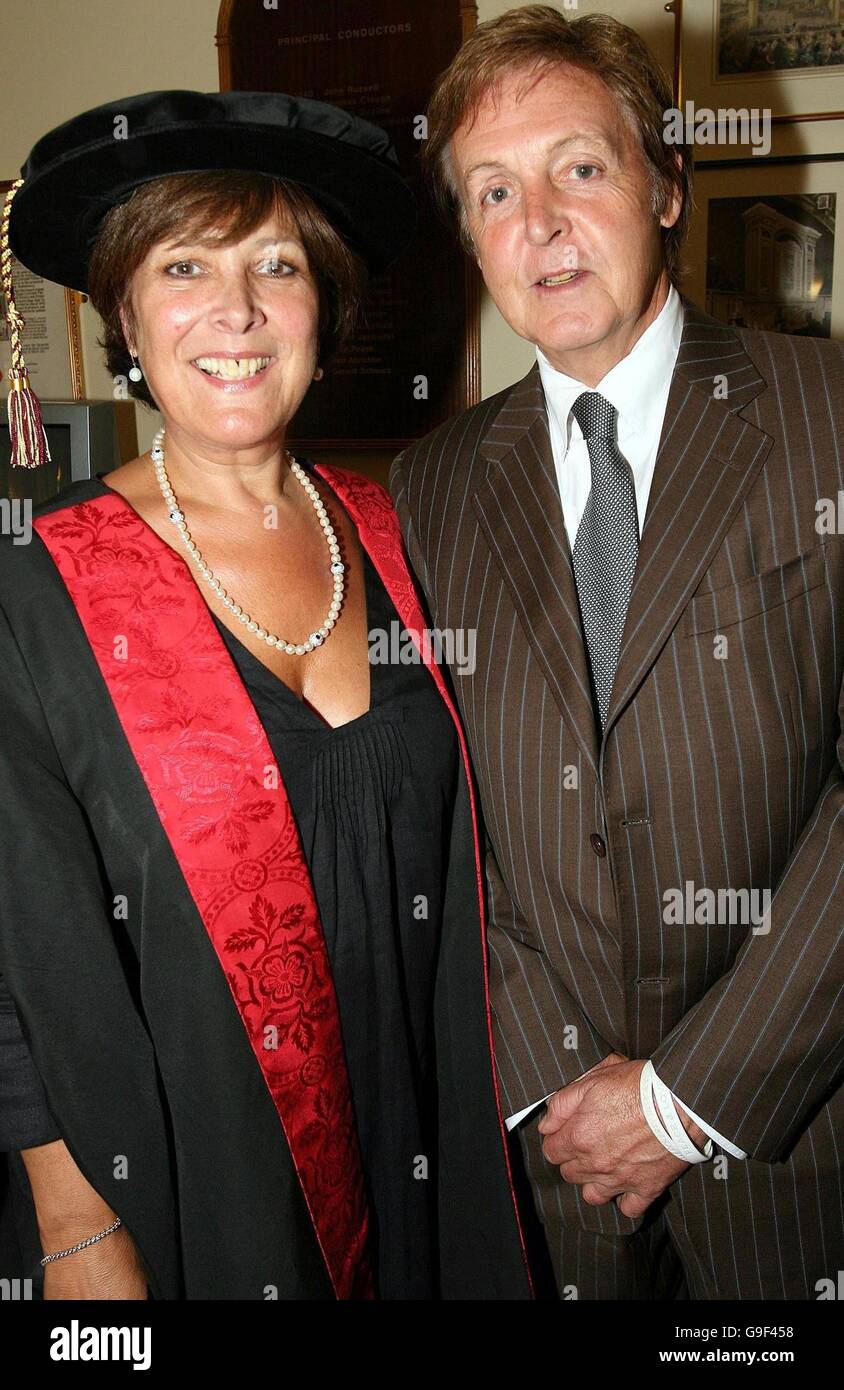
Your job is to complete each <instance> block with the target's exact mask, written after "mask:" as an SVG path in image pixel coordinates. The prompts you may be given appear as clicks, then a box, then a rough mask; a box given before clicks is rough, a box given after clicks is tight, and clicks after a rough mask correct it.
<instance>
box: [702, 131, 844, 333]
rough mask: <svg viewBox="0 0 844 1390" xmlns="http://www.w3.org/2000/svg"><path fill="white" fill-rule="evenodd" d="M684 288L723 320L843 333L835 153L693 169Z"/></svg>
mask: <svg viewBox="0 0 844 1390" xmlns="http://www.w3.org/2000/svg"><path fill="white" fill-rule="evenodd" d="M695 208H696V211H695V216H694V218H693V219H692V225H691V228H690V232H689V240H688V242H687V243H686V247H685V259H686V263H687V264H688V265H689V267H690V274H689V276H688V278H687V280H685V281H684V283H683V289H684V291H685V292H686V293H687V294H688V295H689V297H690V298H691V299H693V300H694V301H695V302H696V303H698V304H700V305H701V306H702V307H703V308H705V309H706V312H707V313H709V314H712V316H713V317H714V318H717V319H720V320H721V321H722V322H724V323H734V324H737V325H739V326H741V327H746V328H764V329H770V330H773V331H775V332H781V333H795V334H800V335H804V336H813V337H820V338H842V337H844V250H843V249H842V247H844V234H843V233H842V223H841V216H842V212H844V155H838V156H828V157H819V158H817V159H804V158H791V157H790V158H784V159H774V160H765V161H762V162H761V163H760V161H757V160H754V159H745V160H735V161H732V162H730V161H726V160H724V161H722V160H718V161H713V162H710V163H708V164H705V165H702V166H701V165H699V166H698V168H697V170H696V173H695Z"/></svg>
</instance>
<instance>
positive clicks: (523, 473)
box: [473, 367, 598, 774]
mask: <svg viewBox="0 0 844 1390" xmlns="http://www.w3.org/2000/svg"><path fill="white" fill-rule="evenodd" d="M480 451H481V453H482V454H483V456H484V457H485V458H486V459H487V460H488V462H489V465H490V467H489V469H488V473H487V477H486V478H485V479H484V480H482V481H481V482H480V483H479V485H478V487H477V489H476V490H475V493H474V497H473V506H474V508H475V511H476V513H477V516H478V520H479V522H480V524H481V526H482V528H483V530H484V533H485V535H486V537H487V540H488V541H489V544H490V547H491V550H492V554H493V556H494V558H495V560H496V563H497V565H498V567H499V569H500V571H501V574H502V577H503V579H504V582H505V584H506V585H507V588H508V590H509V593H510V597H511V598H512V600H513V603H514V605H515V608H516V612H517V613H518V615H519V618H520V621H521V623H522V626H523V628H524V631H525V635H526V637H527V640H528V642H529V643H530V645H531V649H532V651H533V654H534V656H535V657H536V660H537V661H538V663H539V665H540V666H541V668H542V671H543V673H544V675H545V679H546V680H547V681H548V684H549V686H550V689H551V693H552V695H553V697H554V699H555V701H556V703H557V705H558V707H559V709H560V712H561V714H562V715H563V717H564V719H565V720H566V722H567V724H568V726H569V728H570V729H571V731H572V733H573V734H574V736H575V738H576V739H577V742H578V744H579V746H580V749H581V752H582V753H583V756H584V757H585V758H586V760H587V762H588V763H589V764H590V765H591V767H592V769H593V771H594V772H595V773H596V774H597V767H598V735H597V729H596V724H595V714H594V710H593V705H592V691H591V683H590V676H589V668H588V665H587V659H586V650H585V647H584V644H583V636H582V632H581V626H580V608H579V604H578V600H577V587H576V585H575V580H574V571H573V569H572V561H571V550H570V547H569V543H568V538H567V536H566V529H565V525H564V523H563V509H562V504H561V502H560V492H559V488H558V486H557V476H556V472H555V469H554V459H553V454H552V450H551V438H550V435H549V432H548V418H547V414H546V410H545V396H544V393H543V390H542V382H541V379H540V376H539V368H538V367H533V368H532V370H531V371H530V372H529V373H528V375H527V376H526V377H525V378H524V379H523V380H522V381H520V382H519V383H518V384H517V385H516V386H515V387H514V388H513V390H512V392H511V393H510V395H509V397H508V398H507V400H506V402H505V404H504V406H503V407H502V409H501V410H500V411H499V413H498V415H497V416H496V418H495V420H494V421H493V424H492V427H491V429H490V430H489V432H488V434H487V435H486V437H485V439H484V440H483V442H482V444H481V446H480Z"/></svg>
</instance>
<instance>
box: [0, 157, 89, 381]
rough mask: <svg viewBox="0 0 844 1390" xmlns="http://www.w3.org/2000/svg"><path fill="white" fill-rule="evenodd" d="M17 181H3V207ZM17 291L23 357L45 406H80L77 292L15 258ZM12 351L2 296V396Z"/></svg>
mask: <svg viewBox="0 0 844 1390" xmlns="http://www.w3.org/2000/svg"><path fill="white" fill-rule="evenodd" d="M10 187H11V180H6V181H5V182H4V181H2V180H0V201H2V200H5V197H6V194H7V193H8V191H9V189H10ZM11 270H12V286H13V288H14V293H15V303H16V305H17V309H18V313H19V314H20V315H21V317H22V318H23V319H24V329H23V354H24V357H25V359H26V365H27V368H28V370H29V378H30V381H31V382H32V386H33V389H34V391H35V393H36V395H37V396H38V397H39V399H40V400H59V401H78V400H82V399H83V398H84V396H85V368H84V363H83V358H82V334H81V330H80V325H79V305H80V302H81V299H82V296H81V295H80V294H79V293H78V291H76V290H69V289H65V287H64V286H63V285H55V284H53V282H52V281H51V280H44V279H43V278H42V277H41V276H40V275H33V273H32V271H31V270H27V269H26V267H25V266H23V265H21V263H20V261H18V260H16V259H15V257H14V256H13V257H12V262H11ZM10 365H11V345H10V342H9V324H8V321H7V319H6V302H5V298H4V295H3V292H2V290H0V392H2V393H3V394H4V395H5V393H6V392H7V391H8V383H9V367H10Z"/></svg>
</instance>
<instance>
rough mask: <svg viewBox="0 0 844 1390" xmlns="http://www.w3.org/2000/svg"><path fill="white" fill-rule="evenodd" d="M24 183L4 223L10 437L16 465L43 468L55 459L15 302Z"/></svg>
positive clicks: (1, 266)
mask: <svg viewBox="0 0 844 1390" xmlns="http://www.w3.org/2000/svg"><path fill="white" fill-rule="evenodd" d="M22 183H23V179H16V180H15V181H14V183H13V184H12V186H11V188H10V189H9V192H8V193H7V194H6V199H5V202H4V204H3V215H2V222H0V284H2V288H3V295H4V297H5V300H6V318H7V320H8V324H9V341H10V344H11V349H12V365H11V368H10V370H9V386H10V389H9V405H8V409H9V437H10V440H11V446H12V449H11V466H12V468H40V467H41V465H42V464H43V463H49V462H50V461H51V460H50V446H49V444H48V443H47V435H46V432H45V430H44V421H43V419H42V416H41V405H40V402H39V400H38V397H37V396H36V394H35V392H34V391H33V389H32V387H31V385H30V382H29V372H28V371H27V367H26V362H25V361H24V355H23V346H22V343H21V333H22V330H23V327H24V320H23V319H22V318H21V316H20V314H19V313H18V310H17V307H16V305H15V299H14V290H13V286H12V252H11V249H10V247H9V214H10V212H11V207H12V199H13V198H14V196H15V194H16V193H17V191H18V189H19V188H20V186H21V184H22Z"/></svg>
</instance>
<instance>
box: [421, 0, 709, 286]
mask: <svg viewBox="0 0 844 1390" xmlns="http://www.w3.org/2000/svg"><path fill="white" fill-rule="evenodd" d="M557 64H562V65H565V64H568V65H570V66H572V67H578V68H582V69H584V70H585V71H586V72H591V73H594V75H595V76H596V77H598V78H600V80H601V81H602V82H603V84H604V86H605V87H607V88H608V89H609V91H610V92H611V93H612V95H613V96H614V97H615V98H616V99H617V101H618V102H619V105H620V107H621V109H622V111H623V112H624V115H625V116H626V118H627V120H628V121H629V122H630V124H631V126H632V128H633V129H634V130H635V131H636V132H637V133H638V136H639V139H640V141H641V145H642V152H643V154H644V156H645V160H646V162H647V164H648V167H649V170H650V179H651V186H650V194H651V209H652V211H653V214H654V217H661V216H662V214H663V212H664V211H665V209H666V207H667V205H668V202H669V200H670V197H671V194H672V192H673V190H674V189H676V190H677V191H678V192H679V193H681V195H682V199H683V205H682V208H681V210H680V215H679V217H678V219H677V221H676V222H675V224H674V226H673V227H663V228H662V240H663V258H664V261H665V265H666V269H667V270H668V275H669V278H670V280H671V282H672V284H675V285H676V284H677V283H678V282H679V280H680V279H681V278H682V276H683V275H684V274H685V273H686V268H685V267H684V266H681V264H680V249H681V247H682V244H683V241H684V240H685V236H686V232H687V230H688V223H689V218H690V216H691V213H692V167H693V161H692V148H691V146H690V145H685V144H682V145H680V144H678V145H669V144H667V143H666V141H665V140H664V138H663V134H664V130H665V124H664V114H665V112H666V111H667V110H669V109H670V108H671V107H672V105H673V98H672V95H671V88H670V86H669V83H668V79H667V78H666V76H665V73H664V72H663V71H662V68H661V67H660V66H659V64H658V63H657V62H656V60H655V59H654V58H653V56H652V55H651V53H650V50H649V49H648V47H647V45H646V44H645V43H644V41H643V40H642V39H641V38H640V37H639V35H638V34H637V33H636V31H635V30H634V29H631V28H629V27H628V25H626V24H621V23H620V22H619V21H618V20H617V19H612V18H611V17H610V16H609V15H600V14H597V15H584V16H583V17H582V18H581V19H575V20H571V21H570V20H567V19H565V18H564V16H563V15H562V14H560V12H559V11H558V10H555V9H552V8H551V6H550V5H526V6H524V8H522V9H518V10H507V11H506V13H505V14H502V15H500V16H499V18H498V19H491V20H487V22H486V23H485V24H480V25H479V26H478V28H477V29H475V30H474V31H473V32H472V33H471V34H470V35H469V37H468V39H467V40H466V42H465V43H464V44H463V47H462V48H461V49H460V50H459V51H458V53H457V54H456V56H455V58H454V60H453V61H452V63H451V65H450V66H449V67H448V68H447V69H446V71H445V72H444V73H442V75H441V76H440V78H439V81H438V82H437V85H436V88H435V89H434V94H433V96H432V98H431V102H430V105H429V107H428V139H427V141H426V143H425V146H424V148H423V158H424V162H425V164H426V166H427V169H428V172H429V174H430V176H431V177H432V179H433V183H434V189H435V193H436V195H437V197H438V201H439V202H440V205H441V206H442V207H444V208H452V207H453V206H454V205H456V206H457V209H458V214H459V221H460V235H461V240H462V241H463V244H464V246H465V247H466V249H467V250H468V251H469V252H470V254H474V246H473V245H472V241H471V238H470V236H469V232H468V228H467V225H466V217H465V211H464V209H463V207H462V205H461V203H460V199H459V197H458V194H457V183H456V179H455V176H454V171H453V168H452V164H451V154H450V148H451V140H452V137H453V135H454V133H455V131H456V130H457V129H458V127H459V126H461V125H462V124H463V123H464V121H471V119H472V118H473V116H474V114H475V113H476V112H477V109H478V107H479V105H480V104H481V102H482V101H483V100H484V98H485V97H486V96H487V94H488V93H489V92H491V91H493V90H494V89H495V88H496V87H497V86H498V85H499V83H500V82H501V79H502V78H503V77H504V76H505V74H508V73H511V72H513V71H521V70H523V69H524V70H525V72H526V75H527V74H530V75H531V76H532V75H534V74H538V73H539V72H540V71H541V70H542V68H543V67H545V66H546V65H552V66H556V65H557ZM675 151H677V152H679V154H680V155H681V157H682V168H680V167H678V164H677V162H676V160H675V158H674V152H675Z"/></svg>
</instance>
